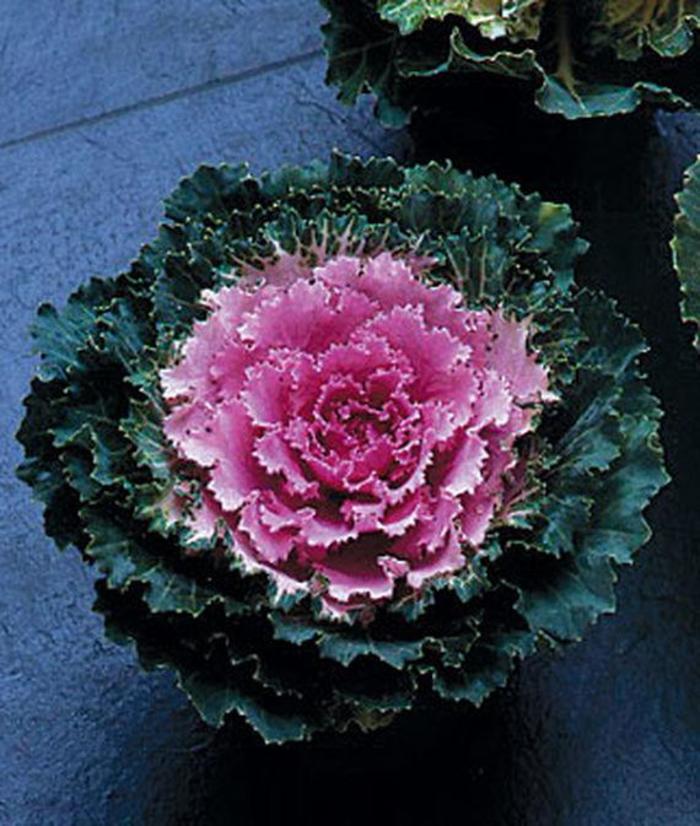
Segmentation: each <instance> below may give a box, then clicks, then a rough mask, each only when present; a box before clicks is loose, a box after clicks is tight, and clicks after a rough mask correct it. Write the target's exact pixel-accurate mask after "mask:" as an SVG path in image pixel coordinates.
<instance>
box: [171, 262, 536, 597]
mask: <svg viewBox="0 0 700 826" xmlns="http://www.w3.org/2000/svg"><path fill="white" fill-rule="evenodd" d="M426 266H427V265H426V264H425V262H418V261H408V260H400V259H398V258H395V257H392V256H391V255H390V254H388V253H384V254H381V255H379V256H377V257H375V258H359V257H342V258H336V259H334V260H331V261H329V262H327V263H325V264H324V265H323V266H320V267H317V268H316V269H315V270H313V271H312V272H304V271H303V268H299V272H298V274H297V277H295V278H289V277H286V278H280V277H277V278H272V277H270V278H268V280H267V282H266V283H265V284H264V285H263V286H261V287H260V288H258V289H256V290H247V289H243V288H241V287H225V288H223V289H220V290H219V291H217V292H208V293H206V294H205V295H204V300H205V303H206V305H207V307H208V308H209V310H210V313H209V315H208V317H207V318H206V320H204V321H202V322H199V323H197V324H195V327H194V330H193V333H192V335H191V336H190V338H189V339H187V341H186V342H185V343H184V345H183V347H182V349H181V352H180V354H179V358H178V360H177V362H176V363H175V364H174V366H171V367H168V368H167V369H165V370H163V371H162V373H161V381H162V387H163V391H164V395H165V398H166V401H167V403H168V405H169V413H168V415H167V417H166V420H165V432H166V434H167V436H168V438H169V439H170V440H171V442H172V443H173V444H174V446H175V448H176V449H177V452H178V455H179V457H180V458H181V459H183V460H187V461H188V462H190V463H194V465H196V466H198V467H199V473H198V475H199V477H200V479H201V480H202V484H201V490H200V493H199V495H198V496H197V497H196V500H194V499H193V501H191V502H186V503H185V504H186V507H185V508H184V509H183V511H182V518H183V519H185V520H186V522H187V524H188V525H189V527H190V528H191V531H192V537H193V538H194V539H202V538H206V537H211V538H212V539H213V538H214V537H215V536H216V535H220V534H221V533H222V531H225V533H226V536H228V537H229V538H230V539H231V541H232V543H233V548H234V552H235V553H236V554H237V555H238V557H239V558H240V559H241V560H242V561H243V562H244V563H245V564H246V566H247V567H248V568H249V569H251V570H260V569H264V570H266V571H267V572H268V573H269V574H270V575H271V576H272V577H274V579H275V580H276V582H277V584H278V586H279V587H280V589H281V590H299V589H301V590H312V591H314V592H315V593H320V594H321V598H322V600H323V602H324V605H325V607H326V608H327V610H328V611H329V612H330V613H342V612H344V611H346V610H348V609H349V608H354V607H361V606H366V605H368V604H371V603H375V602H378V601H385V600H388V599H390V598H392V597H395V596H396V595H397V593H399V592H401V593H406V592H408V593H411V592H414V591H417V590H419V589H420V588H421V587H422V586H423V584H424V583H425V582H426V581H427V580H429V579H430V578H432V577H435V576H439V575H446V574H450V573H453V572H455V571H458V570H459V569H461V568H463V567H464V566H465V565H466V564H467V563H468V558H469V555H470V554H472V553H474V552H475V550H477V549H478V548H479V546H480V545H481V544H482V543H483V542H484V539H485V536H486V532H487V530H488V528H489V526H490V525H491V524H492V523H493V522H494V520H496V519H505V518H506V516H507V505H508V502H509V501H511V500H512V499H513V498H514V494H515V493H517V491H515V490H514V489H515V488H516V487H517V486H518V485H519V484H522V482H518V478H520V477H521V475H522V474H519V473H517V472H516V471H517V468H518V467H519V466H520V464H521V462H520V461H519V457H518V453H517V450H516V440H517V439H518V438H519V437H521V436H523V435H524V434H525V433H527V432H528V431H529V430H531V428H532V419H533V415H534V414H535V412H536V411H537V409H538V406H539V405H541V404H542V403H543V402H546V401H548V400H550V399H551V398H552V396H551V394H550V393H548V391H547V374H546V371H545V369H544V368H543V367H542V366H541V365H539V364H538V363H537V360H536V358H535V355H534V354H532V353H530V352H529V351H528V325H527V322H518V321H515V320H510V319H507V318H506V317H505V315H504V314H503V312H501V311H500V310H495V311H488V310H480V311H470V310H467V309H464V308H463V307H462V306H461V296H460V295H459V293H457V292H456V291H455V290H454V289H452V288H451V287H448V286H428V284H426V283H425V281H424V280H421V279H420V275H421V270H422V269H424V268H425V267H426Z"/></svg>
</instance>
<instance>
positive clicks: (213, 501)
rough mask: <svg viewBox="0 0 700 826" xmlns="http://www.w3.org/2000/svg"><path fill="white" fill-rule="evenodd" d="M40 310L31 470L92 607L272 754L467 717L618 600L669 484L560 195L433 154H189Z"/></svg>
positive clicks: (650, 412) (28, 439)
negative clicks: (213, 157)
mask: <svg viewBox="0 0 700 826" xmlns="http://www.w3.org/2000/svg"><path fill="white" fill-rule="evenodd" d="M166 212H167V217H168V223H167V224H166V225H164V226H163V227H162V228H161V231H160V234H159V236H158V238H157V240H156V241H155V242H154V243H153V244H151V245H150V246H147V247H145V248H144V249H143V250H142V252H141V255H140V257H139V258H138V259H137V261H136V262H135V263H134V264H133V265H132V267H131V268H130V270H129V271H128V272H126V273H124V274H122V275H120V276H118V277H117V278H114V279H110V280H93V281H91V282H90V283H89V284H88V285H86V286H85V287H82V288H81V289H79V290H78V291H77V292H76V293H74V294H73V295H72V296H71V298H70V299H69V301H68V304H67V306H66V307H65V309H64V310H62V311H60V312H59V311H57V310H55V309H54V308H53V307H50V306H48V305H44V306H43V307H41V308H40V310H39V318H38V320H37V322H36V324H35V328H34V335H35V338H36V341H37V348H38V350H39V352H40V353H41V354H42V361H41V365H40V368H39V373H38V376H37V377H36V378H35V380H34V382H33V384H32V392H31V394H30V395H29V397H28V398H27V400H26V407H27V413H26V417H25V419H24V422H23V424H22V427H21V429H20V433H19V438H20V440H21V442H22V443H23V445H24V448H25V453H26V459H25V461H24V463H23V464H22V466H21V467H20V471H19V472H20V475H21V476H22V478H23V479H25V480H26V481H27V482H28V483H29V484H30V485H32V486H33V488H34V490H35V493H36V495H37V497H38V498H39V499H41V501H42V502H43V503H44V504H45V508H46V510H45V525H46V530H47V533H48V534H49V535H51V536H52V537H53V538H54V539H55V540H56V541H57V543H58V544H59V545H61V546H65V545H68V544H74V545H76V546H78V547H79V548H80V549H81V551H82V553H83V555H84V557H85V559H86V560H87V561H89V562H92V563H94V564H95V565H96V566H97V567H98V568H99V570H100V571H101V572H102V574H103V577H102V579H101V581H100V582H99V584H98V591H99V597H98V602H97V608H98V610H100V611H101V612H102V613H103V614H104V615H105V617H106V621H107V625H108V628H109V630H110V633H111V634H112V635H113V636H114V638H115V639H119V640H129V639H132V640H134V641H135V642H136V645H137V647H138V652H139V656H140V658H141V661H142V662H143V664H144V665H145V666H147V667H157V666H168V667H170V668H173V669H175V671H176V672H177V674H178V681H179V684H180V685H181V686H182V688H183V689H184V690H185V691H186V692H187V693H188V694H189V696H190V697H191V698H192V700H193V702H194V703H195V705H196V706H197V708H198V710H199V711H200V713H201V715H202V716H203V717H204V719H205V720H207V721H208V722H210V723H211V724H214V725H219V724H221V723H222V721H223V720H224V718H225V717H226V715H227V714H228V713H229V712H232V711H236V712H238V713H240V714H242V715H243V716H244V717H245V718H247V720H248V721H249V722H250V723H251V724H252V725H253V726H254V727H255V728H256V729H257V730H258V731H259V732H260V733H261V734H262V735H263V737H265V738H266V739H267V740H274V741H283V740H289V739H300V738H303V737H305V736H307V735H309V734H310V733H312V732H313V731H316V730H319V729H325V728H335V729H341V730H342V729H344V728H345V727H347V726H348V725H349V724H350V723H353V722H354V723H356V724H358V725H360V726H362V727H365V728H372V727H376V726H378V725H382V724H384V723H386V722H387V721H389V720H390V719H391V718H392V717H393V716H394V715H395V714H396V713H398V712H400V711H402V710H405V709H408V708H409V707H410V706H411V705H412V704H413V703H414V702H415V701H416V700H417V698H418V697H422V698H425V697H427V696H428V694H429V692H430V691H432V692H434V693H435V694H437V695H438V696H440V697H443V698H447V699H454V700H469V701H470V702H472V703H475V704H478V703H480V702H481V701H482V700H483V699H484V698H485V697H486V696H487V695H488V694H489V692H490V691H491V690H493V688H495V687H496V686H500V685H503V684H504V683H505V681H506V679H507V677H508V674H509V672H510V670H511V668H512V666H513V662H514V660H515V659H516V658H520V657H523V656H525V655H527V654H529V653H530V652H532V651H533V650H534V649H535V648H536V646H537V645H538V644H542V643H549V644H555V643H557V642H560V641H566V640H574V639H579V638H580V637H581V635H582V633H583V631H584V629H585V628H586V626H587V625H588V624H589V623H591V622H592V621H594V620H595V619H596V618H597V617H598V616H599V615H600V614H601V613H604V612H609V611H612V610H613V609H614V594H613V586H614V583H615V579H616V574H615V570H614V564H615V563H629V562H630V561H631V559H632V555H633V554H634V552H635V551H636V550H637V549H638V548H639V547H640V546H641V545H642V544H643V543H644V542H645V541H646V540H647V538H648V536H649V531H648V528H647V525H646V523H645V521H644V519H643V517H642V510H643V508H644V507H645V505H646V504H647V503H648V501H649V500H650V498H651V497H652V496H653V495H654V494H655V493H656V491H657V490H658V489H659V487H660V486H661V485H662V484H663V483H664V481H665V479H666V476H665V473H664V471H663V467H662V461H661V453H660V448H659V445H658V436H657V430H658V421H659V416H660V412H659V409H658V404H657V402H656V400H655V399H654V398H653V397H652V396H651V394H650V392H649V390H648V388H647V386H646V385H645V383H644V381H643V378H642V376H641V375H640V372H639V367H638V357H639V355H640V354H641V353H642V352H643V351H644V349H645V348H644V344H643V342H642V340H641V338H640V336H639V334H638V332H637V330H636V329H635V328H634V327H633V326H631V325H630V324H629V323H628V322H626V321H625V320H624V319H622V318H621V317H620V316H619V315H618V314H617V313H616V311H615V308H614V305H613V304H612V302H610V301H609V300H608V299H606V298H605V297H604V296H601V295H599V294H597V293H593V292H590V291H588V290H579V289H577V288H576V287H575V286H574V283H573V266H574V263H575V260H576V258H577V256H578V255H579V254H580V253H581V252H582V251H583V250H584V249H585V244H584V243H583V242H582V241H580V240H578V239H577V237H576V227H575V225H574V223H573V222H572V220H571V217H570V214H569V212H568V210H567V208H566V207H562V206H558V205H555V204H551V203H547V202H543V201H542V200H541V199H540V198H539V197H537V196H535V195H531V196H525V195H523V194H522V193H521V192H520V190H519V189H518V188H517V187H511V186H507V185H505V184H503V183H501V182H500V181H498V180H497V179H495V178H482V179H478V178H473V177H472V176H471V175H469V174H463V173H459V172H457V171H455V170H454V169H452V168H451V167H449V166H447V167H443V166H438V165H435V164H431V165H429V166H423V167H421V166H418V167H413V168H410V169H404V168H402V167H400V166H398V165H397V164H396V163H394V162H393V161H391V160H376V159H375V160H370V161H367V162H363V161H361V160H359V159H357V158H349V157H346V156H344V155H339V154H337V155H334V156H333V157H332V158H331V161H330V164H329V165H323V164H312V165H310V166H307V167H302V168H294V167H289V168H284V169H282V170H280V171H279V172H277V173H270V174H266V175H263V176H262V177H261V178H259V179H256V178H254V177H251V175H250V174H249V173H248V171H247V169H246V168H245V167H243V166H240V167H227V166H222V167H218V168H211V167H202V168H201V169H199V170H198V171H197V172H196V173H195V174H194V176H193V177H192V178H189V179H186V180H184V181H183V182H182V184H181V185H180V186H179V188H178V189H177V190H176V192H175V193H174V194H173V195H172V196H171V198H170V199H169V200H168V201H167V204H166Z"/></svg>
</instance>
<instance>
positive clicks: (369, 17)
mask: <svg viewBox="0 0 700 826" xmlns="http://www.w3.org/2000/svg"><path fill="white" fill-rule="evenodd" d="M321 2H322V3H323V5H324V6H325V8H326V9H327V10H328V11H329V12H330V18H329V20H328V22H327V23H326V24H325V25H324V27H323V31H324V35H325V46H326V53H327V56H328V62H329V66H328V73H327V78H326V79H327V82H328V83H330V84H332V85H335V86H337V87H338V88H339V90H340V91H339V98H340V100H342V101H343V102H345V103H349V104H352V103H354V102H355V101H356V99H357V97H358V95H360V94H361V93H363V92H370V91H371V92H372V93H373V94H374V95H375V96H376V98H377V113H378V116H379V118H380V119H381V121H382V122H383V123H384V124H385V125H387V126H402V125H404V124H405V123H406V122H407V121H408V120H409V118H410V115H411V112H412V110H413V109H414V108H416V107H418V108H424V107H425V108H429V107H430V106H431V105H433V102H434V98H435V92H436V90H437V89H440V88H443V89H446V90H447V93H448V94H449V96H450V99H453V100H455V101H459V102H460V105H461V104H462V102H463V105H464V107H465V110H468V109H469V107H470V106H472V107H473V106H474V105H476V104H477V103H479V102H480V101H481V100H482V99H483V98H484V97H489V96H490V97H492V98H493V99H494V106H496V105H498V103H497V101H498V98H499V97H502V94H503V91H504V89H505V88H506V87H505V84H509V85H517V86H519V87H520V88H521V89H523V91H524V92H526V93H527V94H534V99H535V103H536V105H537V106H538V107H539V108H540V109H542V110H543V111H545V112H549V113H554V114H559V115H563V116H564V117H565V118H569V119H576V118H591V117H598V116H609V115H617V114H624V113H628V112H632V111H633V110H635V109H637V108H638V107H639V106H640V105H641V104H643V103H649V104H654V105H662V106H665V107H668V108H686V107H688V106H694V105H697V103H698V92H697V83H696V82H695V78H696V77H697V70H696V66H697V47H696V46H695V44H694V37H695V30H696V28H697V27H698V22H699V21H700V2H697V0H674V1H673V2H667V0H437V2H436V0H357V1H356V2H352V3H351V2H347V0H321ZM694 66H695V68H694ZM486 78H489V79H490V80H491V84H490V85H489V84H488V83H487V82H486ZM470 94H471V102H470Z"/></svg>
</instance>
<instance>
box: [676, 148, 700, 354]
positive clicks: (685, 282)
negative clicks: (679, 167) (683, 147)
mask: <svg viewBox="0 0 700 826" xmlns="http://www.w3.org/2000/svg"><path fill="white" fill-rule="evenodd" d="M676 202H677V203H678V207H679V212H678V214H677V215H676V220H675V235H674V238H673V241H672V243H671V247H672V250H673V263H674V265H675V268H676V272H677V273H678V277H679V279H680V285H681V295H682V301H681V315H682V317H683V320H684V321H687V322H689V323H691V324H694V325H695V327H697V328H700V158H698V160H696V161H695V163H694V164H693V165H692V166H691V167H690V168H689V169H688V170H687V171H686V173H685V180H684V184H683V189H682V190H681V192H679V193H678V195H677V196H676ZM694 344H695V347H696V348H697V349H698V350H700V332H696V334H695V341H694Z"/></svg>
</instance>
